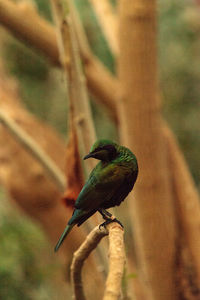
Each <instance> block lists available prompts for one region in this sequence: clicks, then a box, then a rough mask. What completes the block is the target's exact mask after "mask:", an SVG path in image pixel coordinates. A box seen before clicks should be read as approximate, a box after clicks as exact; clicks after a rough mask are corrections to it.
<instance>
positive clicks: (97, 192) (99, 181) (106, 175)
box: [75, 164, 130, 211]
mask: <svg viewBox="0 0 200 300" xmlns="http://www.w3.org/2000/svg"><path fill="white" fill-rule="evenodd" d="M129 172H130V171H129V170H128V169H127V168H123V167H121V166H120V167H119V165H116V164H109V165H108V166H107V167H105V168H103V169H101V170H100V172H93V173H92V175H91V177H90V178H89V179H88V181H87V182H86V184H85V185H84V187H83V189H82V190H81V192H80V194H79V196H78V198H77V200H76V202H75V207H76V208H78V209H83V210H85V211H91V210H93V209H98V208H100V207H101V205H102V204H103V203H105V202H108V201H109V200H110V199H111V198H112V197H113V195H114V194H115V193H116V191H117V190H118V188H119V186H120V185H121V184H123V182H124V179H125V177H126V176H127V173H129Z"/></svg>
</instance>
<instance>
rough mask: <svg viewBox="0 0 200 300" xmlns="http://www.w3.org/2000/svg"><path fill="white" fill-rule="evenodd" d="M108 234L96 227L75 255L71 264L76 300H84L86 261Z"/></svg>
mask: <svg viewBox="0 0 200 300" xmlns="http://www.w3.org/2000/svg"><path fill="white" fill-rule="evenodd" d="M107 234H108V232H107V230H105V229H102V230H99V226H96V227H95V228H94V229H93V230H92V231H91V232H90V234H89V235H88V236H87V237H86V239H85V241H84V242H83V243H82V245H81V246H80V248H79V249H78V250H77V251H76V252H75V253H74V255H73V260H72V264H71V278H72V283H73V288H74V296H75V299H76V300H84V299H85V296H84V291H83V285H82V279H81V271H82V268H83V263H84V261H85V260H86V259H87V258H88V256H89V255H90V253H91V252H92V251H93V250H94V249H95V248H96V247H97V245H98V243H99V242H100V240H101V239H102V238H103V237H104V236H106V235H107Z"/></svg>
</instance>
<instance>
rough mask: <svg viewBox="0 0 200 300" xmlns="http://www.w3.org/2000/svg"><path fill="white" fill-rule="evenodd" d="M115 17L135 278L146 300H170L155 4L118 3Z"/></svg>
mask: <svg viewBox="0 0 200 300" xmlns="http://www.w3.org/2000/svg"><path fill="white" fill-rule="evenodd" d="M119 12H120V29H119V30H120V31H119V38H120V40H119V44H120V45H119V46H120V54H119V77H120V88H121V90H120V102H119V118H120V128H121V136H122V137H123V143H125V144H126V145H127V146H128V147H130V148H131V149H132V150H133V151H134V152H135V154H136V156H137V158H138V163H139V178H138V181H137V182H136V186H135V191H136V199H134V200H133V201H130V202H129V204H130V211H131V212H133V214H134V217H133V218H132V221H133V230H134V235H135V243H136V252H137V259H138V266H139V273H140V274H139V276H140V277H141V280H142V282H143V287H144V290H145V293H146V297H147V299H148V300H149V299H152V300H165V299H166V300H169V299H170V300H173V299H176V298H177V297H176V292H175V286H174V259H175V237H176V230H175V218H174V210H173V203H172V197H171V191H170V184H169V174H168V168H167V159H166V153H165V146H164V140H163V136H162V132H161V128H160V127H161V116H160V109H159V108H160V107H159V102H158V98H157V90H158V87H157V61H156V56H157V53H156V3H155V1H152V0H150V1H148V2H146V1H144V0H135V1H134V2H133V1H127V0H121V1H120V5H119Z"/></svg>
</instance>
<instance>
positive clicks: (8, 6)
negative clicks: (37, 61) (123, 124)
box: [0, 0, 117, 121]
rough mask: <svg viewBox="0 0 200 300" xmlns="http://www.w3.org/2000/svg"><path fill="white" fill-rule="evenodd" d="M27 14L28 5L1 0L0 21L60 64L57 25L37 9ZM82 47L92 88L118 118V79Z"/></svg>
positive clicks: (88, 81) (115, 118)
mask: <svg viewBox="0 0 200 300" xmlns="http://www.w3.org/2000/svg"><path fill="white" fill-rule="evenodd" d="M25 14H26V15H27V13H26V12H25V8H24V6H22V5H20V4H16V3H13V2H12V1H10V0H0V23H1V24H2V25H3V26H5V27H6V28H7V29H8V30H9V31H10V32H11V33H12V34H14V35H15V36H17V37H18V38H19V39H21V40H22V41H24V42H26V43H28V44H29V45H30V46H32V47H34V48H36V49H38V50H39V51H41V52H42V53H43V54H44V55H45V56H46V57H47V58H49V59H50V61H51V62H52V63H54V64H56V65H60V60H59V50H58V45H57V40H56V34H55V29H54V27H53V26H52V25H51V24H50V23H49V22H47V21H45V20H44V19H43V18H42V17H40V16H39V15H38V14H37V12H36V11H34V10H32V11H29V13H28V17H26V18H25V17H24V15H25ZM81 49H82V50H83V48H81ZM82 50H81V56H82V58H83V61H84V62H85V73H86V78H87V84H88V87H89V89H90V92H91V93H92V94H93V95H94V97H95V98H96V99H97V100H98V101H100V102H101V103H102V104H104V105H106V106H107V107H108V109H109V112H110V114H111V116H112V117H113V119H114V120H115V121H116V120H117V117H116V116H117V113H116V107H115V96H117V80H116V79H115V78H113V76H112V75H111V73H110V72H109V71H108V70H107V69H106V67H104V66H103V64H102V63H101V62H100V61H99V60H98V59H97V58H96V57H95V56H94V55H93V54H92V53H91V52H90V53H88V51H82Z"/></svg>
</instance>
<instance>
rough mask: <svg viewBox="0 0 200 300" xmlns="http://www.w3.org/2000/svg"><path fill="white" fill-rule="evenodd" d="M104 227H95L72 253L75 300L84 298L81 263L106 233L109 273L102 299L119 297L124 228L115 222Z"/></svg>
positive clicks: (122, 268)
mask: <svg viewBox="0 0 200 300" xmlns="http://www.w3.org/2000/svg"><path fill="white" fill-rule="evenodd" d="M106 229H107V230H105V229H104V230H103V229H102V230H99V226H97V227H95V228H94V229H93V230H92V231H91V232H90V234H89V235H88V236H87V238H86V240H85V241H84V242H83V244H82V245H81V246H80V248H79V249H78V250H77V251H76V252H75V253H74V256H73V260H72V264H71V278H72V283H73V288H74V295H75V299H76V300H85V295H84V291H83V286H82V279H81V271H82V268H83V263H84V261H85V260H86V259H87V258H88V256H89V254H90V253H91V252H92V251H93V250H94V249H95V248H96V247H97V245H98V243H99V242H100V240H101V239H102V238H103V237H104V236H105V235H107V234H108V235H109V273H108V277H107V280H106V288H105V292H104V297H103V299H104V300H117V299H118V298H119V295H120V292H121V280H122V276H123V271H124V263H125V251H124V239H123V234H124V230H123V229H122V227H121V226H120V225H119V224H117V223H115V222H113V223H110V224H109V225H107V226H106Z"/></svg>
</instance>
